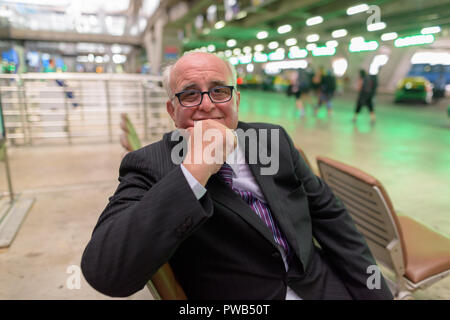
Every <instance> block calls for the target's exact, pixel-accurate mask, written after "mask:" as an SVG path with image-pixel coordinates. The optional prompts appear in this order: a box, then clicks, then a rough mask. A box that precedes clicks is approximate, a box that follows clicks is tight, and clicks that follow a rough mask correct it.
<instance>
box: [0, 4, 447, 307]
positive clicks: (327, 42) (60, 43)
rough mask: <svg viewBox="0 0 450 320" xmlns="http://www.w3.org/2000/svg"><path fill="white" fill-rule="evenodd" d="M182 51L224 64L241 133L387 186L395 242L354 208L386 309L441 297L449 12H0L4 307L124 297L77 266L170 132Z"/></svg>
mask: <svg viewBox="0 0 450 320" xmlns="http://www.w3.org/2000/svg"><path fill="white" fill-rule="evenodd" d="M189 52H209V53H214V54H216V55H217V56H219V57H220V58H222V59H226V60H228V61H229V63H230V64H232V65H234V67H235V68H236V71H237V75H236V76H237V79H236V83H237V85H236V87H237V88H236V89H237V90H238V91H239V92H240V97H241V98H240V106H239V120H241V121H244V122H266V123H273V124H277V125H281V126H282V127H283V128H284V129H286V131H287V132H288V134H289V135H290V136H291V138H292V140H293V141H294V143H295V145H296V146H298V147H299V148H301V149H302V151H303V153H304V158H305V159H306V160H307V161H308V162H309V164H310V167H311V169H312V171H313V172H314V173H315V174H316V175H318V176H320V177H322V178H323V179H325V181H326V182H327V180H326V172H324V170H323V168H320V167H319V163H318V162H317V157H320V156H322V157H327V158H331V159H333V160H336V161H339V162H342V163H344V164H346V165H348V166H351V167H354V168H357V169H359V170H361V171H363V172H365V173H367V174H369V175H371V176H373V177H374V178H375V179H376V180H377V183H381V185H382V186H383V187H384V190H385V192H386V193H387V194H388V196H389V199H390V200H389V199H388V200H383V201H384V202H383V201H382V203H384V207H383V208H387V207H389V208H390V206H389V205H386V203H388V202H389V201H390V202H391V203H392V208H390V210H384V211H386V217H387V218H386V219H387V220H386V221H388V222H389V224H392V225H393V226H394V227H393V229H392V230H397V231H395V232H394V234H393V235H392V239H391V238H389V239H386V240H392V241H387V242H386V245H384V246H383V245H382V246H381V248H378V247H376V246H377V243H378V242H377V241H372V240H373V237H374V235H373V234H374V232H375V231H374V230H375V229H376V228H381V227H379V225H378V224H376V223H371V222H368V220H370V219H372V218H371V217H361V213H360V212H358V210H356V212H355V214H354V215H353V209H352V210H350V209H349V211H351V212H350V213H351V215H352V218H353V219H354V221H355V224H356V225H357V228H358V230H360V231H361V233H362V234H363V236H365V237H367V239H366V240H367V241H368V244H369V246H370V248H371V250H372V251H373V253H374V257H375V259H376V260H377V262H378V263H379V265H380V268H381V270H382V272H383V275H384V276H385V277H386V278H388V279H390V283H391V282H392V283H393V285H392V286H393V287H392V288H394V289H392V288H391V289H392V290H393V292H394V291H395V283H400V282H401V283H404V284H407V286H408V290H409V291H408V293H407V294H405V293H403V294H400V295H398V296H397V297H396V298H398V299H402V298H405V299H416V300H449V299H450V196H449V195H450V165H449V164H450V1H449V0H426V1H425V0H375V1H364V0H361V1H356V0H342V1H337V0H319V1H318V0H314V1H310V0H180V1H177V0H90V1H78V0H0V53H1V55H0V299H8V300H9V299H18V300H22V299H119V298H111V297H109V296H106V295H103V294H102V293H100V292H98V291H96V290H95V289H94V288H92V287H91V286H90V285H89V284H88V283H87V281H86V280H85V279H84V277H83V275H82V274H81V272H80V261H81V257H82V254H83V250H84V248H85V247H86V245H87V243H88V242H89V240H90V238H91V235H92V232H93V230H94V227H95V224H96V222H97V220H98V218H99V216H100V214H101V212H102V211H103V209H104V208H105V206H106V204H107V203H108V198H109V197H110V196H111V195H112V194H113V193H114V191H115V190H116V188H117V186H118V174H119V166H120V163H121V160H122V158H123V157H124V155H125V154H126V152H128V151H130V150H135V149H138V148H140V147H143V146H145V145H147V144H150V143H153V142H156V141H158V140H160V139H161V138H162V136H163V134H164V133H166V132H170V131H172V130H174V129H175V126H174V124H173V122H172V119H171V118H170V116H169V115H168V113H167V111H166V101H167V100H168V97H167V93H166V91H165V90H164V89H163V86H162V79H163V78H162V73H163V70H164V67H165V66H167V65H169V64H171V63H174V62H175V61H176V60H177V59H178V58H180V57H181V56H183V54H185V53H189ZM206 98H207V97H204V99H206ZM358 104H362V106H361V109H360V111H359V112H358V113H356V112H355V111H356V108H357V105H358ZM370 105H371V106H372V109H371V110H369V106H370ZM338 176H339V175H338ZM327 183H328V182H327ZM340 185H341V184H340V183H337V184H336V185H334V184H331V188H332V190H333V192H335V193H336V194H337V195H338V197H340V195H341V192H343V191H342V190H340V189H339V186H340ZM334 188H336V189H334ZM344 189H345V187H344ZM377 190H378V189H377ZM344 193H345V192H344ZM344 193H342V194H343V196H342V201H343V202H344V204H345V205H346V206H348V207H349V208H353V204H352V203H351V200H349V199H348V198H347V197H346V196H345V195H344ZM353 196H354V195H353ZM350 198H351V197H350ZM347 201H350V202H348V203H347ZM385 202H386V203H385ZM380 206H383V205H382V204H381V205H380ZM380 210H383V209H380ZM384 211H383V212H384ZM396 216H407V217H409V218H411V219H413V220H414V221H415V222H417V225H419V224H420V226H421V227H420V228H422V229H416V230H422V231H415V232H417V233H416V234H412V235H411V234H410V235H409V236H408V237H406V236H405V237H404V238H402V235H401V232H398V229H400V228H402V226H399V224H398V221H397V218H396ZM386 221H385V222H386ZM385 224H387V223H385ZM391 227H392V226H391ZM403 228H404V229H403V234H406V226H403ZM380 232H384V231H383V230H381V231H380ZM388 233H389V232H388ZM419 233H420V234H419ZM389 234H390V233H389ZM421 235H429V236H425V238H426V239H427V241H428V240H429V241H428V242H427V243H425V242H423V243H420V244H417V243H416V248H413V245H412V244H408V241H411V242H414V240H417V239H418V238H420V237H419V236H421ZM371 237H372V238H371ZM416 242H417V241H416ZM399 243H400V245H399ZM397 245H399V246H400V247H401V250H400V252H403V255H402V254H400V256H394V255H395V254H394V253H392V251H389V250H391V247H392V246H397ZM408 246H409V247H408ZM427 246H429V247H427ZM417 247H420V248H419V249H417ZM437 247H440V248H441V249H442V250H441V251H440V253H439V252H438V253H436V248H437ZM406 248H408V249H406ZM416 249H417V250H422V251H421V254H422V256H421V257H420V258H418V260H416V261H415V262H414V263H416V264H419V263H420V264H421V268H422V270H427V272H428V274H427V277H426V278H425V277H422V278H421V279H420V280H417V279H415V280H414V279H412V278H411V277H410V276H409V274H408V273H406V274H405V269H406V270H410V269H409V268H412V262H411V260H408V259H411V257H413V255H414V252H413V250H416ZM386 252H388V253H386ZM406 252H408V255H409V256H407V253H406ZM378 253H379V255H378ZM436 254H440V256H439V257H437V256H436ZM419 260H420V261H419ZM408 263H410V265H408ZM430 264H432V265H431V266H430ZM399 265H400V266H401V267H399ZM432 271H434V273H433V272H432ZM149 280H150V279H149ZM402 281H403V282H402ZM157 289H158V288H157ZM158 290H159V289H158ZM154 291H155V288H154V287H153V288H152V287H151V286H148V287H147V286H146V287H144V288H143V289H142V290H141V291H139V292H137V293H135V294H133V295H131V296H129V297H127V298H121V299H139V300H140V299H142V300H153V299H158V298H161V297H162V296H161V297H158V295H155V292H154ZM162 298H164V297H162Z"/></svg>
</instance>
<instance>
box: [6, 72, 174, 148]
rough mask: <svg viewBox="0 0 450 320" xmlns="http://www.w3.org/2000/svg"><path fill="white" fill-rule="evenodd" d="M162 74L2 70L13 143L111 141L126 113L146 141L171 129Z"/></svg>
mask: <svg viewBox="0 0 450 320" xmlns="http://www.w3.org/2000/svg"><path fill="white" fill-rule="evenodd" d="M161 81H162V77H160V76H149V75H139V74H86V73H81V74H77V73H29V74H21V75H15V74H0V95H1V99H2V104H3V114H4V120H5V126H6V132H7V138H8V140H9V141H10V143H11V144H12V145H36V144H42V143H53V142H61V141H63V142H67V143H69V144H72V143H79V142H93V141H95V142H102V141H103V142H107V141H109V142H112V141H116V140H118V138H119V134H120V126H119V124H120V113H122V112H126V113H128V116H129V117H130V119H131V121H132V122H133V124H134V126H135V129H136V132H137V133H138V135H139V136H140V137H142V138H143V139H145V140H152V139H155V138H159V137H160V136H161V134H162V133H164V132H167V131H170V130H172V129H173V123H172V120H171V118H170V116H169V115H168V114H167V111H166V106H165V102H166V101H167V95H166V93H165V91H164V89H163V88H162V87H161Z"/></svg>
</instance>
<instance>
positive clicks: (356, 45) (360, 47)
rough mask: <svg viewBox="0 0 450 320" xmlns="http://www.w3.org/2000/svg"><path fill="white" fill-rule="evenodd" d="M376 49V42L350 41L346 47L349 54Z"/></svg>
mask: <svg viewBox="0 0 450 320" xmlns="http://www.w3.org/2000/svg"><path fill="white" fill-rule="evenodd" d="M377 49H378V41H376V40H372V41H364V40H362V41H361V40H359V41H352V42H350V45H349V46H348V50H349V51H350V52H362V51H375V50H377Z"/></svg>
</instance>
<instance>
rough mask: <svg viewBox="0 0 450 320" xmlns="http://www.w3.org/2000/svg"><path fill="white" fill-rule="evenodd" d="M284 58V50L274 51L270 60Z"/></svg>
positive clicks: (270, 54)
mask: <svg viewBox="0 0 450 320" xmlns="http://www.w3.org/2000/svg"><path fill="white" fill-rule="evenodd" d="M283 59H284V52H283V51H274V52H271V53H269V61H280V60H283Z"/></svg>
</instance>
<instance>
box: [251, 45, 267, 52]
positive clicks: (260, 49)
mask: <svg viewBox="0 0 450 320" xmlns="http://www.w3.org/2000/svg"><path fill="white" fill-rule="evenodd" d="M253 49H255V51H263V50H264V45H262V44H257V45H255V46H254V47H253Z"/></svg>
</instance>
